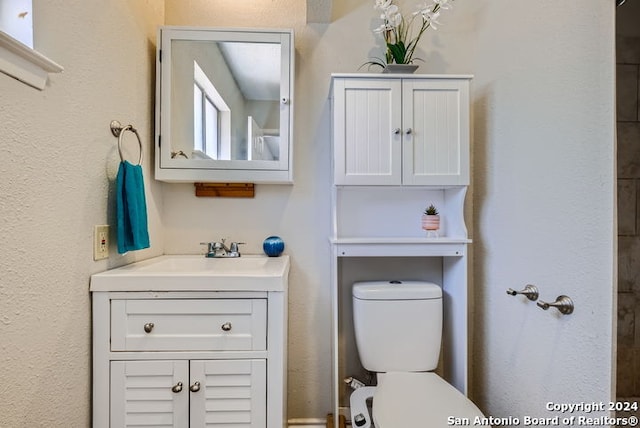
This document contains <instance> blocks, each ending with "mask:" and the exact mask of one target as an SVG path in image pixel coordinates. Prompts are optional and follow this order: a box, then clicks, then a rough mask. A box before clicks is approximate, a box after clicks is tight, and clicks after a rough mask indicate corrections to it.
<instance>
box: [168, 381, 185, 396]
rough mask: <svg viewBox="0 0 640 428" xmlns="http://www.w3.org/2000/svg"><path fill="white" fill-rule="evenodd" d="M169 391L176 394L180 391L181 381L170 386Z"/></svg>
mask: <svg viewBox="0 0 640 428" xmlns="http://www.w3.org/2000/svg"><path fill="white" fill-rule="evenodd" d="M171 391H173V392H175V393H176V394H177V393H178V392H180V391H182V382H178V383H176V384H175V385H173V387H172V388H171Z"/></svg>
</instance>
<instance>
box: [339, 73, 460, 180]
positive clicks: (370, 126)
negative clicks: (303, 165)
mask: <svg viewBox="0 0 640 428" xmlns="http://www.w3.org/2000/svg"><path fill="white" fill-rule="evenodd" d="M333 119H334V122H333V144H334V182H335V184H336V185H438V186H443V185H468V184H469V76H420V75H416V76H407V75H403V77H389V75H384V74H381V75H372V74H366V75H361V74H356V75H349V74H335V75H334V76H333Z"/></svg>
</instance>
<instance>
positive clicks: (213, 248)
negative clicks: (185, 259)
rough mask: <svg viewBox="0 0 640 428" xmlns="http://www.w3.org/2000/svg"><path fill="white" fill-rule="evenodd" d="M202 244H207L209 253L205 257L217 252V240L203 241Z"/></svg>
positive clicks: (212, 255)
mask: <svg viewBox="0 0 640 428" xmlns="http://www.w3.org/2000/svg"><path fill="white" fill-rule="evenodd" d="M200 245H206V246H207V253H206V254H205V257H214V256H215V254H216V243H215V242H201V243H200Z"/></svg>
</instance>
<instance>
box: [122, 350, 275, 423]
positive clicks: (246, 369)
mask: <svg viewBox="0 0 640 428" xmlns="http://www.w3.org/2000/svg"><path fill="white" fill-rule="evenodd" d="M266 378H267V375H266V360H192V361H187V360H184V361H183V360H162V361H155V360H154V361H144V360H141V361H113V362H112V363H111V428H124V427H133V426H141V425H144V426H154V427H168V428H190V427H193V428H201V427H206V426H231V425H233V426H234V427H236V428H264V427H265V426H266V423H267V422H266V420H267V417H266V408H267V403H266V400H267V392H266V389H267V387H266V381H267V379H266Z"/></svg>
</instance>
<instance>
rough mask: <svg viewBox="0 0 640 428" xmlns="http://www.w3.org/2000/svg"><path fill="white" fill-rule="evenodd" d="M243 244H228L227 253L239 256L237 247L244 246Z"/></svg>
mask: <svg viewBox="0 0 640 428" xmlns="http://www.w3.org/2000/svg"><path fill="white" fill-rule="evenodd" d="M244 244H245V242H232V243H231V244H229V252H230V253H236V254H237V255H238V256H240V251H239V250H238V245H244Z"/></svg>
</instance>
